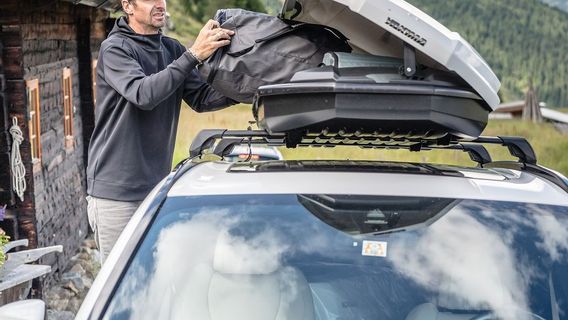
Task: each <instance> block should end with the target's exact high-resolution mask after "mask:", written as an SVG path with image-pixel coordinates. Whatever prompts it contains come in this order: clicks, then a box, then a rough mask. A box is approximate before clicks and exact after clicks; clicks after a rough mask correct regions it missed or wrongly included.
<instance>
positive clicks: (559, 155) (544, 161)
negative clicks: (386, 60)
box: [173, 105, 568, 175]
mask: <svg viewBox="0 0 568 320" xmlns="http://www.w3.org/2000/svg"><path fill="white" fill-rule="evenodd" d="M253 120H254V118H253V116H252V112H251V106H250V105H237V106H233V107H230V108H227V109H224V110H221V111H217V112H211V113H196V112H193V111H192V110H191V109H190V108H189V107H187V106H186V105H184V107H183V109H182V113H181V117H180V122H179V126H178V133H177V140H176V149H175V153H174V161H173V162H174V163H173V164H174V165H175V164H176V163H178V162H179V161H181V160H183V159H185V158H187V156H188V150H189V145H190V144H191V141H192V140H193V137H195V135H196V134H197V133H198V132H199V131H201V130H202V129H212V128H226V129H241V130H242V129H246V128H247V127H248V126H249V121H253ZM253 128H254V129H256V127H255V126H253ZM483 135H487V136H497V135H500V136H523V137H525V138H526V139H527V140H528V141H529V142H530V143H531V145H532V146H533V148H534V149H535V152H536V154H537V158H538V163H539V164H541V165H544V166H546V167H548V168H551V169H554V170H557V171H559V172H562V173H563V174H564V175H568V134H562V133H561V132H560V131H558V130H557V129H556V128H555V127H554V126H553V125H552V124H549V123H541V124H534V123H532V122H525V121H522V120H490V121H489V124H488V125H487V128H486V129H485V131H484V132H483ZM487 149H488V150H489V152H490V153H491V156H492V157H493V160H510V159H514V158H512V157H511V156H510V155H509V153H508V151H507V148H505V147H499V146H491V145H489V146H487ZM280 150H281V152H282V154H283V155H284V158H285V159H305V158H310V159H321V160H329V159H351V160H380V161H405V162H428V163H446V164H457V165H468V166H473V165H475V163H474V162H472V161H471V160H470V159H469V156H468V155H467V154H466V153H464V152H462V151H459V150H445V151H444V150H431V151H425V152H410V151H408V150H373V149H362V148H353V147H336V148H296V149H286V148H281V149H280Z"/></svg>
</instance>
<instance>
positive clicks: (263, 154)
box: [225, 145, 283, 162]
mask: <svg viewBox="0 0 568 320" xmlns="http://www.w3.org/2000/svg"><path fill="white" fill-rule="evenodd" d="M282 159H283V157H282V153H281V152H280V150H278V149H277V148H275V147H267V146H246V145H237V146H234V148H233V150H232V151H231V153H229V155H227V156H226V157H225V160H227V161H234V162H238V161H249V160H252V161H266V160H282Z"/></svg>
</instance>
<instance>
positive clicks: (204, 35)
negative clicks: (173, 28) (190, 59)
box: [189, 20, 235, 61]
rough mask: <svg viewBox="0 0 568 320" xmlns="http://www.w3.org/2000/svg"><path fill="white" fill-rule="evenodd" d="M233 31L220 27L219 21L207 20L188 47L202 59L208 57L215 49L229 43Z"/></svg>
mask: <svg viewBox="0 0 568 320" xmlns="http://www.w3.org/2000/svg"><path fill="white" fill-rule="evenodd" d="M234 34H235V32H234V31H232V30H228V29H222V28H221V26H220V25H219V22H217V21H215V20H209V21H207V23H206V24H205V26H203V28H202V29H201V31H199V34H198V35H197V38H196V39H195V42H194V44H193V46H192V47H191V48H190V49H189V50H190V51H191V53H193V55H194V56H195V57H196V58H197V59H199V60H201V61H203V60H205V59H207V58H209V57H210V56H211V55H212V54H213V52H215V50H217V49H218V48H220V47H224V46H226V45H228V44H229V43H231V36H232V35H234Z"/></svg>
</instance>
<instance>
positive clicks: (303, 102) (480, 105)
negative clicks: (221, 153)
mask: <svg viewBox="0 0 568 320" xmlns="http://www.w3.org/2000/svg"><path fill="white" fill-rule="evenodd" d="M452 90H453V89H451V88H446V89H444V90H442V91H443V92H444V94H443V95H442V94H440V95H437V94H416V93H415V94H409V92H405V93H393V92H392V90H388V91H391V92H387V93H378V92H377V93H362V92H354V93H349V92H305V93H300V92H298V91H301V90H298V91H296V90H294V91H296V92H294V94H290V92H282V94H278V92H277V91H279V90H276V91H275V90H270V93H269V92H267V91H264V93H265V94H264V95H263V94H262V92H261V96H260V97H259V99H258V100H257V105H256V106H255V108H257V110H256V118H257V120H258V123H259V126H260V127H261V128H263V129H265V130H267V131H268V132H269V133H271V134H275V133H289V132H300V135H309V134H310V133H311V134H317V133H320V132H324V133H325V132H330V133H331V134H334V133H338V132H341V133H342V134H344V135H351V134H357V135H365V134H372V135H373V136H376V137H379V138H393V139H410V140H417V141H420V140H437V139H441V138H442V137H444V136H446V135H448V134H450V135H453V136H456V137H462V138H472V137H478V136H479V135H480V134H481V132H482V131H483V129H484V128H485V126H486V125H487V119H488V114H489V111H488V110H487V108H486V105H485V103H484V102H483V101H482V100H480V99H471V93H470V92H466V93H467V94H466V95H465V96H467V98H464V97H460V92H463V90H455V92H453V93H452V92H451V91H452ZM261 91H262V90H261ZM405 91H406V90H405ZM429 91H430V92H435V91H436V90H431V87H430V90H429ZM395 92H396V90H395ZM417 92H420V90H419V91H417ZM422 92H423V91H422ZM461 95H462V96H464V95H463V94H461Z"/></svg>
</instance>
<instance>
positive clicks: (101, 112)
mask: <svg viewBox="0 0 568 320" xmlns="http://www.w3.org/2000/svg"><path fill="white" fill-rule="evenodd" d="M196 65H197V61H196V60H195V59H194V58H193V57H192V56H191V55H190V54H189V53H188V52H187V50H186V48H185V47H184V46H183V45H181V44H180V43H179V42H178V41H177V40H174V39H172V38H169V37H166V36H164V35H162V34H155V35H140V34H137V33H135V32H134V31H133V30H132V29H131V28H130V27H129V26H128V23H127V21H126V19H125V18H124V17H122V18H119V19H118V20H117V22H116V25H115V26H114V28H113V30H112V31H111V32H110V34H109V36H108V38H107V39H106V40H105V41H103V43H102V45H101V49H100V52H99V57H98V63H97V70H96V72H97V80H96V81H97V82H96V83H97V95H96V99H97V100H96V101H97V103H96V107H95V108H96V109H95V128H94V131H93V135H92V137H91V142H90V146H89V160H88V167H87V193H88V194H89V195H91V196H94V197H99V198H105V199H111V200H120V201H138V200H142V199H144V198H145V197H146V195H147V194H148V193H149V192H150V191H151V190H152V188H153V187H154V186H155V185H156V184H157V183H158V182H159V181H160V180H161V179H162V178H163V177H165V176H166V175H167V174H168V173H169V172H170V170H171V166H172V156H173V151H174V144H175V136H176V129H177V124H178V118H179V113H180V108H181V100H182V99H183V100H185V101H186V102H187V104H188V105H190V106H191V108H192V109H194V110H195V111H197V112H205V111H212V110H218V109H221V108H223V107H226V106H228V105H230V104H232V103H233V101H232V100H230V99H228V98H226V97H224V96H222V95H221V94H219V93H217V92H215V91H214V90H213V89H212V88H211V87H209V86H208V85H207V84H206V83H204V82H203V81H202V80H201V78H200V76H199V74H198V72H197V70H196V68H195V67H196Z"/></svg>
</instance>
